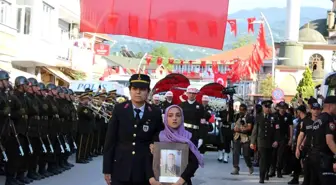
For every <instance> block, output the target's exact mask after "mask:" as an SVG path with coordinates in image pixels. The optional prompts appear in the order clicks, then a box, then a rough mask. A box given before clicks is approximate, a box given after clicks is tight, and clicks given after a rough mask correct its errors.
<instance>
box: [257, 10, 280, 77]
mask: <svg viewBox="0 0 336 185" xmlns="http://www.w3.org/2000/svg"><path fill="white" fill-rule="evenodd" d="M260 14H261V18H262V19H263V21H264V22H265V24H266V26H267V28H268V31H269V33H270V36H271V42H272V78H273V81H274V82H275V57H276V55H275V44H274V37H273V33H272V29H271V26H270V25H269V23H268V21H267V19H266V17H265V15H264V14H263V13H262V12H260Z"/></svg>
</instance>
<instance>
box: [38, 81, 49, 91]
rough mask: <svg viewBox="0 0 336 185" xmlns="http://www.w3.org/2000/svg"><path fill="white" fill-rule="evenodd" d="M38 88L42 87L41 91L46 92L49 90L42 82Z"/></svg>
mask: <svg viewBox="0 0 336 185" xmlns="http://www.w3.org/2000/svg"><path fill="white" fill-rule="evenodd" d="M37 86H39V87H40V90H41V91H45V90H47V88H46V86H45V85H44V83H42V82H40V83H38V84H37Z"/></svg>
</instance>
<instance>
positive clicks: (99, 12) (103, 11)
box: [80, 0, 229, 49]
mask: <svg viewBox="0 0 336 185" xmlns="http://www.w3.org/2000/svg"><path fill="white" fill-rule="evenodd" d="M228 7H229V0H207V1H204V0H182V1H181V0H170V1H166V0H100V1H99V3H97V1H96V0H81V21H80V31H81V32H92V33H105V34H115V35H129V36H133V37H139V38H145V39H150V40H156V41H163V42H171V43H179V44H188V45H195V46H202V47H207V48H214V49H222V48H223V44H224V38H225V30H226V23H227V16H228Z"/></svg>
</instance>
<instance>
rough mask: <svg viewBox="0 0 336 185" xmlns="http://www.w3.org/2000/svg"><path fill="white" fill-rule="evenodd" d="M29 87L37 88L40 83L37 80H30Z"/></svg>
mask: <svg viewBox="0 0 336 185" xmlns="http://www.w3.org/2000/svg"><path fill="white" fill-rule="evenodd" d="M28 85H30V86H37V85H38V81H37V80H36V79H35V78H28Z"/></svg>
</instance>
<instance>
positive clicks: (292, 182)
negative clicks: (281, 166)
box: [288, 178, 299, 184]
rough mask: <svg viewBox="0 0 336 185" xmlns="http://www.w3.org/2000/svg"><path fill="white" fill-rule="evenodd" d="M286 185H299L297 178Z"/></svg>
mask: <svg viewBox="0 0 336 185" xmlns="http://www.w3.org/2000/svg"><path fill="white" fill-rule="evenodd" d="M288 184H299V180H298V179H297V178H293V179H292V180H291V181H289V182H288Z"/></svg>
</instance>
